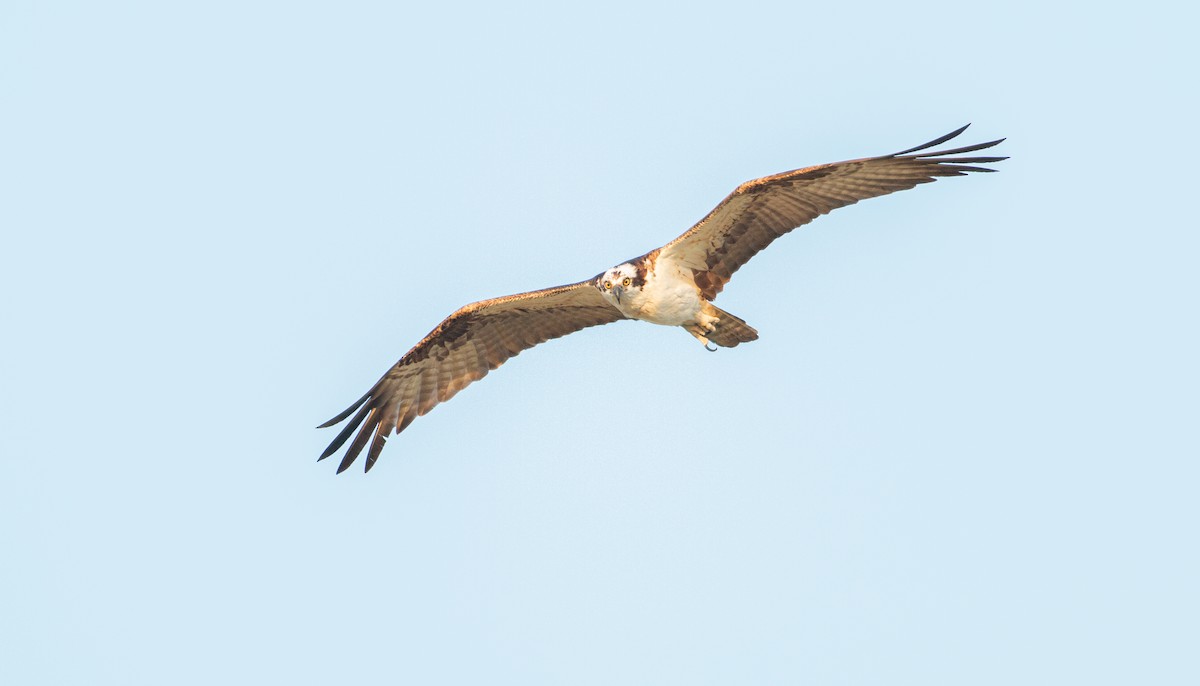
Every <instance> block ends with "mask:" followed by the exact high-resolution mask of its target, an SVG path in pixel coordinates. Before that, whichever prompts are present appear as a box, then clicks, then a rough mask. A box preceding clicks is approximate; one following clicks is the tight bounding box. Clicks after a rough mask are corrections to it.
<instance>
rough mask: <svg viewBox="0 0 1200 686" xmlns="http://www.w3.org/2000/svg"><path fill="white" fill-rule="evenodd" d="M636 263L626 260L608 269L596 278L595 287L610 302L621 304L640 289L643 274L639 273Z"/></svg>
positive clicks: (642, 282)
mask: <svg viewBox="0 0 1200 686" xmlns="http://www.w3.org/2000/svg"><path fill="white" fill-rule="evenodd" d="M639 271H640V270H639V269H638V268H637V266H636V265H634V264H631V263H629V262H626V263H624V264H618V265H617V266H615V267H613V268H612V269H609V270H608V271H606V272H604V273H603V274H601V275H600V277H599V278H598V279H596V288H599V289H600V293H601V294H602V295H603V296H604V297H605V298H607V299H608V300H609V301H610V302H612V303H614V304H616V305H617V307H620V306H621V301H622V300H624V301H625V302H626V303H628V301H629V298H630V297H632V296H633V295H636V294H637V293H638V292H640V291H641V290H642V286H643V285H644V284H645V275H644V274H642V273H639Z"/></svg>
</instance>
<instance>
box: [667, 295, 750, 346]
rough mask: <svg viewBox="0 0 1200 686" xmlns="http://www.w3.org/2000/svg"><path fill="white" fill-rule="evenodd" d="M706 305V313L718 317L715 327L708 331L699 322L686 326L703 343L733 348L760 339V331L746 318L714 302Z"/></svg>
mask: <svg viewBox="0 0 1200 686" xmlns="http://www.w3.org/2000/svg"><path fill="white" fill-rule="evenodd" d="M705 305H707V307H705V310H706V311H705V314H707V315H710V316H714V317H716V318H717V319H716V321H715V322H713V329H712V330H711V331H707V330H705V328H704V327H702V326H700V325H699V324H689V325H687V326H685V327H684V328H685V329H687V330H688V333H690V334H692V335H693V336H695V337H696V338H698V339H700V342H701V343H704V344H705V345H707V344H708V343H709V342H712V343H714V344H716V345H719V346H721V347H722V348H732V347H734V346H736V345H737V344H739V343H748V342H750V341H754V340H758V332H757V331H755V330H754V327H752V326H750V325H749V324H747V323H746V320H744V319H742V318H741V317H738V316H735V315H732V314H729V313H728V312H726V311H725V310H722V309H721V308H719V307H717V306H716V305H713V304H712V303H705Z"/></svg>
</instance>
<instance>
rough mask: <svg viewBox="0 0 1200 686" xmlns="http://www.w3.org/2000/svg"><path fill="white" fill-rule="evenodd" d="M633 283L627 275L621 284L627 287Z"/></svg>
mask: <svg viewBox="0 0 1200 686" xmlns="http://www.w3.org/2000/svg"><path fill="white" fill-rule="evenodd" d="M631 283H633V281H632V280H631V279H630V278H629V277H628V276H627V277H625V280H624V281H622V282H621V285H622V286H624V287H626V288H629V284H631Z"/></svg>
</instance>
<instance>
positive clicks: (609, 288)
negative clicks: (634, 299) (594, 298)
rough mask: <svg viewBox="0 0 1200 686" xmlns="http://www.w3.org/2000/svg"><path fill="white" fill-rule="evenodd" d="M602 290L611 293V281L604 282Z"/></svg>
mask: <svg viewBox="0 0 1200 686" xmlns="http://www.w3.org/2000/svg"><path fill="white" fill-rule="evenodd" d="M604 290H606V291H611V290H612V281H605V282H604Z"/></svg>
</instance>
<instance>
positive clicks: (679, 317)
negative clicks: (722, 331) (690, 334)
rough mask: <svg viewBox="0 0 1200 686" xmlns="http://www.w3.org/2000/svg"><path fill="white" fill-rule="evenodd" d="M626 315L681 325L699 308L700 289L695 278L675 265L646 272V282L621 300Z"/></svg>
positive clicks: (689, 319) (693, 315)
mask: <svg viewBox="0 0 1200 686" xmlns="http://www.w3.org/2000/svg"><path fill="white" fill-rule="evenodd" d="M621 305H622V306H621V311H622V312H623V313H624V314H625V316H626V317H632V318H634V319H641V320H642V321H647V322H651V323H653V324H663V325H665V326H680V325H683V324H690V323H692V322H694V321H695V320H696V315H697V314H698V313H699V312H700V305H701V298H700V290H699V289H698V288H697V287H696V283H695V281H693V280H692V279H690V278H687V277H685V276H684V274H683V273H681V272H680V271H679V270H677V269H659V270H657V271H656V272H655V273H651V274H648V275H647V277H646V283H645V284H644V285H643V286H642V288H641V289H640V290H638V291H636V292H630V293H629V297H627V298H625V299H624V302H622V304H621Z"/></svg>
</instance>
